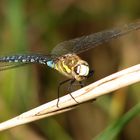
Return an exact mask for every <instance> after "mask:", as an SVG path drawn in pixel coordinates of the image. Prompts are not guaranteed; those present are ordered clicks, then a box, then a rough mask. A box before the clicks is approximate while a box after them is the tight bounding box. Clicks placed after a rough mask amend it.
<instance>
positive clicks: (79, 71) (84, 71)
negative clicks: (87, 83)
mask: <svg viewBox="0 0 140 140" xmlns="http://www.w3.org/2000/svg"><path fill="white" fill-rule="evenodd" d="M73 75H74V78H75V79H76V80H77V81H82V80H84V79H86V78H87V76H88V75H89V65H88V63H87V62H86V61H84V60H79V61H78V63H77V65H76V66H75V67H74V69H73Z"/></svg>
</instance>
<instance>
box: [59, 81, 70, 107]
mask: <svg viewBox="0 0 140 140" xmlns="http://www.w3.org/2000/svg"><path fill="white" fill-rule="evenodd" d="M69 81H71V79H67V80H65V81H62V82H60V83H59V86H58V91H57V93H58V100H57V107H58V108H59V105H58V104H59V98H60V88H61V86H62V85H63V84H65V83H67V82H69Z"/></svg>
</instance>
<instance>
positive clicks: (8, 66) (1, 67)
mask: <svg viewBox="0 0 140 140" xmlns="http://www.w3.org/2000/svg"><path fill="white" fill-rule="evenodd" d="M26 64H28V63H24V64H22V63H19V64H13V63H12V64H11V63H8V64H7V63H0V71H4V70H9V69H14V68H18V67H21V66H25V65H26Z"/></svg>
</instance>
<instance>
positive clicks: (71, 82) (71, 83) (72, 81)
mask: <svg viewBox="0 0 140 140" xmlns="http://www.w3.org/2000/svg"><path fill="white" fill-rule="evenodd" d="M74 82H75V79H73V80H71V81H70V93H69V95H70V96H71V98H72V99H73V100H74V101H75V102H76V103H78V102H77V101H76V100H75V98H74V97H73V96H72V94H71V91H72V90H71V87H72V85H73V83H74Z"/></svg>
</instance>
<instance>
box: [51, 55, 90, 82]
mask: <svg viewBox="0 0 140 140" xmlns="http://www.w3.org/2000/svg"><path fill="white" fill-rule="evenodd" d="M54 68H55V69H56V70H58V71H59V72H60V73H62V74H63V75H65V76H67V77H69V78H72V79H76V80H77V81H82V80H84V79H86V77H87V76H88V74H89V65H88V63H87V62H86V61H84V60H82V59H81V58H80V57H79V56H77V55H76V54H66V55H64V56H61V57H59V58H58V59H57V60H56V61H55V66H54Z"/></svg>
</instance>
